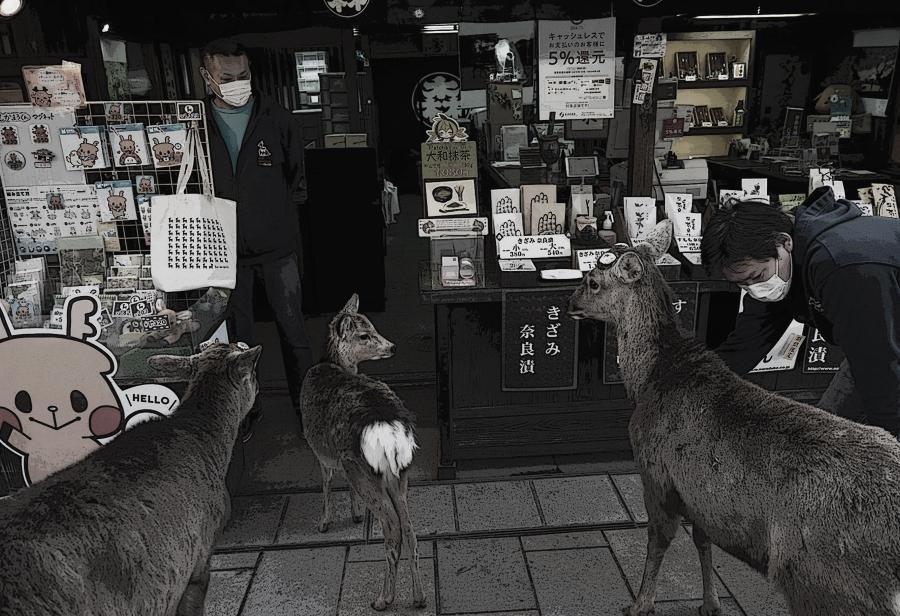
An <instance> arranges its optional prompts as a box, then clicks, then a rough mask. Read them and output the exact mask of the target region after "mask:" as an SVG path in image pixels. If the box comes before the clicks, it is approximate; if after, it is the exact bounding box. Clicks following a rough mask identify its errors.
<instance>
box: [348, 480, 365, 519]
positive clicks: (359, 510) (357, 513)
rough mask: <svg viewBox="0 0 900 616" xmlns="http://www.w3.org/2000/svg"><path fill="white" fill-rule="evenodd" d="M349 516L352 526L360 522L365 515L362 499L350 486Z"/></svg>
mask: <svg viewBox="0 0 900 616" xmlns="http://www.w3.org/2000/svg"><path fill="white" fill-rule="evenodd" d="M350 514H351V515H352V516H353V522H354V524H359V523H360V522H362V521H363V516H364V515H365V514H366V508H365V506H364V505H363V502H362V499H361V498H360V496H359V494H357V493H356V490H355V489H354V487H353V486H352V485H351V486H350Z"/></svg>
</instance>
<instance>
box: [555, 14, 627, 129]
mask: <svg viewBox="0 0 900 616" xmlns="http://www.w3.org/2000/svg"><path fill="white" fill-rule="evenodd" d="M538 38H539V42H538V54H539V62H538V77H539V81H540V87H539V92H538V102H539V112H540V119H541V120H548V119H550V113H551V112H554V111H555V112H556V119H557V120H573V119H578V120H580V119H586V118H611V117H613V104H614V100H615V97H614V91H615V70H616V68H615V64H616V63H615V55H616V54H615V49H616V20H615V18H614V17H609V18H606V19H585V20H583V21H578V22H572V21H543V20H542V21H539V22H538Z"/></svg>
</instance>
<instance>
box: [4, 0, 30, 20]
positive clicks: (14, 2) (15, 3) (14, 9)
mask: <svg viewBox="0 0 900 616" xmlns="http://www.w3.org/2000/svg"><path fill="white" fill-rule="evenodd" d="M24 4H25V3H24V2H23V0H3V1H2V2H0V17H12V16H13V15H15V14H16V13H18V12H19V11H21V10H22V5H24Z"/></svg>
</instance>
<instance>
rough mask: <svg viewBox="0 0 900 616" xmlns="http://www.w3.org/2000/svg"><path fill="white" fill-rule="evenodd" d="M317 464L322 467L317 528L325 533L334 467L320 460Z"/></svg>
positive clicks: (329, 512) (328, 518)
mask: <svg viewBox="0 0 900 616" xmlns="http://www.w3.org/2000/svg"><path fill="white" fill-rule="evenodd" d="M319 466H320V467H321V468H322V517H321V518H319V525H318V529H319V532H320V533H326V532H328V528H329V527H330V526H331V480H332V479H333V478H334V469H332V468H328V467H326V466H325V465H324V464H322V463H321V462H320V463H319Z"/></svg>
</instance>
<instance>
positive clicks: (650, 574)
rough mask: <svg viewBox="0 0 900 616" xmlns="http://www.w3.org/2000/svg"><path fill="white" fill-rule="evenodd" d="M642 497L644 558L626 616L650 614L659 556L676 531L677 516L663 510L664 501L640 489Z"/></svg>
mask: <svg viewBox="0 0 900 616" xmlns="http://www.w3.org/2000/svg"><path fill="white" fill-rule="evenodd" d="M644 490H645V492H644V500H645V502H646V505H647V515H648V517H649V519H650V525H649V526H648V527H647V560H646V562H645V563H644V577H643V579H642V580H641V589H640V591H639V592H638V595H637V598H636V599H635V600H634V605H633V606H631V609H630V610H629V611H628V612H626V613H628V614H630V616H648V615H649V614H652V613H653V610H654V602H655V599H656V578H657V576H658V575H659V568H660V566H662V561H663V557H664V556H665V555H666V550H668V549H669V544H670V543H671V542H672V539H673V538H674V537H675V533H677V532H678V525H679V524H680V523H681V516H680V515H678V514H676V513H671V512H669V511H666V509H665V504H664V502H663V501H662V500H661V499H659V500H657V498H656V497H655V496H653V495H652V494H651V493H650V492H648V491H647V488H646V486H645V488H644Z"/></svg>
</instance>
